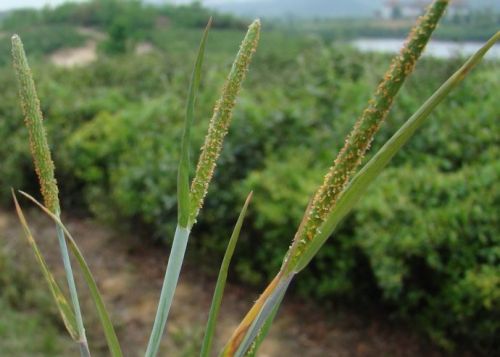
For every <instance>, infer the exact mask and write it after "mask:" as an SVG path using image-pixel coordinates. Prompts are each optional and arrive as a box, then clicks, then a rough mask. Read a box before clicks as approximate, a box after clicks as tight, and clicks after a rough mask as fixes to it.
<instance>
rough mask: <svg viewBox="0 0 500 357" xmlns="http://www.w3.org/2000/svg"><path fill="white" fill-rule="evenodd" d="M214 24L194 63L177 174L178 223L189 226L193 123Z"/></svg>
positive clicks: (206, 32)
mask: <svg viewBox="0 0 500 357" xmlns="http://www.w3.org/2000/svg"><path fill="white" fill-rule="evenodd" d="M211 24H212V18H210V19H209V20H208V24H207V26H206V28H205V31H204V32H203V37H202V39H201V42H200V47H199V49H198V55H197V57H196V62H195V65H194V69H193V73H192V75H191V81H190V82H189V89H188V101H187V105H186V120H185V123H184V132H183V135H182V142H181V156H180V160H179V171H178V174H177V201H178V210H179V213H178V223H179V225H180V226H181V227H187V226H188V221H189V166H190V161H189V143H190V132H191V125H192V124H193V117H194V105H195V102H196V95H197V93H198V89H199V87H200V79H201V67H202V66H203V57H204V55H205V44H206V42H207V38H208V30H209V29H210V25H211Z"/></svg>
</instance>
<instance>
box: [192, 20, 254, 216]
mask: <svg viewBox="0 0 500 357" xmlns="http://www.w3.org/2000/svg"><path fill="white" fill-rule="evenodd" d="M259 34H260V21H259V20H255V21H254V22H253V23H252V24H251V25H250V27H249V28H248V32H247V34H246V36H245V38H244V39H243V42H242V43H241V46H240V49H239V51H238V54H237V55H236V58H235V60H234V63H233V65H232V67H231V71H230V72H229V75H228V77H227V79H226V82H225V84H224V87H223V88H222V94H221V96H220V98H219V100H218V101H217V102H216V104H215V107H214V111H213V115H212V118H211V119H210V123H209V127H208V133H207V136H206V138H205V143H204V144H203V146H202V148H201V154H200V158H199V160H198V165H197V167H196V174H195V177H194V179H193V182H192V183H191V194H190V197H191V198H190V201H191V202H190V214H189V215H190V221H191V222H194V221H195V220H196V217H197V215H198V212H199V210H200V209H201V207H202V206H203V201H204V198H205V196H206V194H207V190H208V185H209V183H210V180H211V179H212V176H213V173H214V170H215V166H216V162H217V159H218V157H219V155H220V152H221V150H222V144H223V141H224V137H225V136H226V134H227V132H228V130H229V125H230V124H231V118H232V113H233V109H234V106H235V104H236V98H237V96H238V93H239V91H240V88H241V85H242V83H243V80H244V79H245V75H246V72H247V71H248V67H249V66H250V61H251V59H252V55H253V53H254V52H255V50H256V48H257V43H258V41H259Z"/></svg>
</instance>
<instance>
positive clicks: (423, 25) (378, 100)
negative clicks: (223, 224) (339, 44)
mask: <svg viewBox="0 0 500 357" xmlns="http://www.w3.org/2000/svg"><path fill="white" fill-rule="evenodd" d="M448 2H449V0H436V1H434V3H433V4H432V5H430V6H429V8H428V9H427V11H426V13H425V15H423V16H422V17H421V18H420V19H419V20H418V22H417V24H416V25H415V27H414V28H413V29H412V31H411V32H410V34H409V36H408V38H407V40H406V42H405V45H404V46H403V48H402V50H401V53H400V54H399V55H398V56H396V57H395V58H394V59H393V61H392V63H391V66H390V68H389V70H388V71H387V73H386V74H385V76H384V78H383V80H382V82H381V83H380V84H379V86H378V88H377V90H376V92H375V94H374V96H373V98H372V99H370V101H369V103H368V107H367V108H366V109H365V111H364V112H363V113H362V115H361V117H360V118H359V119H358V120H357V122H356V124H355V125H354V128H353V130H352V131H351V133H350V134H349V136H348V137H347V139H346V141H345V144H344V147H343V148H342V149H341V150H340V152H339V154H338V156H337V158H336V159H335V162H334V165H333V166H332V167H331V168H330V170H329V171H328V173H327V174H326V176H325V178H324V181H323V184H322V185H321V187H320V188H319V189H318V190H317V191H316V193H315V195H314V197H313V201H312V205H311V208H310V210H309V213H308V215H307V217H306V223H305V225H304V230H303V234H302V235H301V236H300V237H296V239H300V240H301V242H300V243H299V244H298V245H297V250H296V251H295V252H294V255H295V256H298V255H300V252H301V251H302V250H303V248H304V246H305V245H306V244H307V242H308V241H310V240H311V239H313V238H314V237H315V236H316V234H317V233H318V229H319V228H320V226H321V224H322V223H323V222H324V220H325V219H326V217H327V215H328V213H330V212H331V210H332V209H333V207H334V206H335V203H336V202H337V199H338V198H339V196H340V194H341V193H342V191H343V190H344V188H345V187H346V185H347V184H348V182H349V180H350V178H351V177H352V175H353V173H354V172H355V170H356V168H357V167H358V166H359V165H360V164H361V161H362V159H363V157H364V156H365V154H366V152H367V150H368V149H369V148H370V144H371V142H372V140H373V138H374V136H375V134H376V132H377V131H378V129H379V128H380V125H381V124H382V122H383V121H384V119H385V118H386V117H387V114H388V113H389V110H390V108H391V105H392V103H393V101H394V98H395V96H396V94H397V93H398V91H399V89H400V88H401V86H402V85H403V83H404V81H405V79H406V78H407V77H408V75H409V74H410V73H411V72H412V71H413V69H414V67H415V63H416V62H417V60H418V58H419V57H420V55H421V54H422V52H423V50H424V48H425V45H426V44H427V42H428V41H429V38H430V36H431V34H432V33H433V31H434V29H435V28H436V25H437V23H438V21H439V19H440V18H441V16H442V15H443V13H444V11H445V9H446V7H447V5H448ZM292 259H293V258H292Z"/></svg>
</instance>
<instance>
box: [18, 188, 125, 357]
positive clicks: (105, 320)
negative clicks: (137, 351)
mask: <svg viewBox="0 0 500 357" xmlns="http://www.w3.org/2000/svg"><path fill="white" fill-rule="evenodd" d="M19 192H20V193H21V194H22V195H23V196H25V197H26V198H28V199H29V200H31V201H32V202H33V203H35V204H36V205H37V206H38V207H39V208H40V209H41V210H42V211H44V212H45V213H46V214H47V215H48V216H49V217H50V218H52V220H53V221H54V222H55V223H56V224H57V225H58V226H59V227H61V229H62V230H63V231H64V234H65V238H66V241H67V242H68V245H69V249H70V250H71V253H73V255H74V256H75V258H76V261H77V262H78V265H79V266H80V269H81V270H82V273H83V278H84V280H85V282H86V284H87V286H88V288H89V291H90V296H91V297H92V301H93V302H94V305H95V307H96V310H97V314H98V316H99V320H100V321H101V325H102V328H103V330H104V335H105V337H106V342H107V344H108V348H109V351H110V352H111V355H112V356H113V357H122V356H123V354H122V351H121V347H120V343H119V342H118V337H116V332H115V329H114V327H113V324H112V323H111V319H110V317H109V313H108V310H107V309H106V306H105V305H104V301H103V299H102V296H101V293H100V292H99V288H98V287H97V284H96V282H95V279H94V276H93V275H92V272H91V271H90V268H89V266H88V264H87V262H86V261H85V258H84V257H83V254H82V252H81V251H80V249H79V248H78V246H77V244H76V242H75V239H74V238H73V236H72V235H71V233H70V232H69V230H68V229H67V228H66V226H65V225H64V224H63V223H62V222H61V220H60V218H59V217H58V216H56V215H55V214H53V213H52V212H51V211H50V210H49V209H48V208H47V207H45V206H44V205H43V204H41V203H40V202H38V201H37V200H36V199H35V198H33V197H32V196H30V195H29V194H27V193H25V192H23V191H19Z"/></svg>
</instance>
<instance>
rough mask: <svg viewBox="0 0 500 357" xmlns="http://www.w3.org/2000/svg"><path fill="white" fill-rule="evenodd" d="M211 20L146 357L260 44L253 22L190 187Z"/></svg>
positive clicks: (192, 94)
mask: <svg viewBox="0 0 500 357" xmlns="http://www.w3.org/2000/svg"><path fill="white" fill-rule="evenodd" d="M209 26H210V21H209V24H208V26H207V28H206V29H205V33H204V35H203V38H202V40H201V43H200V47H199V50H198V56H197V60H196V63H195V67H194V70H193V74H192V77H191V81H190V84H189V94H188V104H187V109H186V120H185V127H184V133H183V138H182V143H181V158H180V162H179V173H178V180H177V192H178V197H177V200H178V210H179V211H178V223H177V228H176V230H175V235H174V240H173V243H172V249H171V252H170V257H169V260H168V263H167V269H166V272H165V278H164V281H163V286H162V290H161V293H160V300H159V303H158V309H157V312H156V316H155V321H154V323H153V328H152V332H151V335H150V338H149V342H148V347H147V350H146V354H145V355H146V357H153V356H156V355H157V353H158V350H159V348H160V342H161V338H162V336H163V333H164V330H165V326H166V323H167V320H168V315H169V311H170V307H171V306H172V301H173V298H174V294H175V289H176V286H177V282H178V280H179V274H180V271H181V267H182V263H183V260H184V254H185V252H186V247H187V243H188V240H189V234H190V232H191V228H192V226H193V225H194V224H195V222H196V217H197V215H198V213H199V210H200V208H201V207H202V205H203V201H204V198H205V196H206V193H207V190H208V186H209V184H210V181H211V179H212V176H213V172H214V169H215V165H216V161H217V158H218V157H219V155H220V151H221V150H222V144H223V140H224V137H225V135H226V134H227V132H228V130H229V125H230V123H231V118H232V112H233V108H234V105H235V103H236V97H237V95H238V93H239V91H240V88H241V85H242V83H243V80H244V78H245V74H246V72H247V71H248V67H249V65H250V61H251V58H252V54H253V52H255V49H256V47H257V43H258V39H259V33H260V22H259V21H258V20H257V21H254V22H253V23H252V24H251V25H250V26H249V28H248V31H247V33H246V36H245V38H244V39H243V41H242V43H241V46H240V50H239V51H238V54H237V55H236V58H235V60H234V62H233V65H232V67H231V71H230V72H229V75H228V77H227V79H226V82H225V84H224V87H223V89H222V94H221V97H220V99H219V100H218V101H217V103H216V105H215V108H214V114H213V116H212V118H211V120H210V123H209V129H208V134H207V136H206V139H205V144H204V146H203V148H202V153H201V155H200V158H199V160H198V165H197V170H196V175H195V177H194V179H193V182H192V185H191V189H190V190H189V192H188V187H189V136H190V135H189V134H190V128H191V124H192V122H193V116H194V104H195V98H196V94H197V91H198V87H199V82H200V77H201V67H202V64H203V55H204V50H205V43H206V39H207V36H208V28H209Z"/></svg>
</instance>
